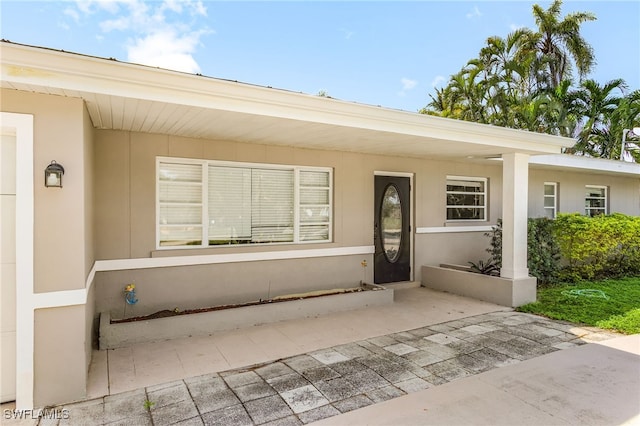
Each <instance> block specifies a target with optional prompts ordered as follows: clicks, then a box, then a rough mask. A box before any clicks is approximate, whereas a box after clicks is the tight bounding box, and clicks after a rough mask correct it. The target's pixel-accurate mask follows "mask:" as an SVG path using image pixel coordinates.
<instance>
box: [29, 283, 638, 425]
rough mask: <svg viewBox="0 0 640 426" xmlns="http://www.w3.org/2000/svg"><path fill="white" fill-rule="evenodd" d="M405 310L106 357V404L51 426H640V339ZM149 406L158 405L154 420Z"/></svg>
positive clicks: (484, 312)
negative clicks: (318, 425)
mask: <svg viewBox="0 0 640 426" xmlns="http://www.w3.org/2000/svg"><path fill="white" fill-rule="evenodd" d="M396 300H397V301H396V303H394V304H393V305H391V306H387V307H383V308H380V307H378V308H370V309H361V310H358V311H352V312H347V313H342V314H332V315H330V316H327V317H319V318H311V319H305V320H299V321H286V322H281V323H276V324H270V325H264V326H260V327H253V328H251V329H249V330H236V331H234V332H227V333H222V334H218V335H216V336H210V337H208V338H206V339H203V338H197V339H180V340H172V341H167V342H157V343H153V344H144V345H138V346H135V347H131V348H127V349H123V350H110V351H101V352H96V353H95V354H94V362H93V363H92V370H91V376H90V379H91V384H92V388H91V389H90V390H91V392H94V393H98V395H94V398H93V399H89V400H87V401H83V402H78V403H72V404H66V405H61V406H59V407H56V409H57V410H65V411H64V412H65V413H67V414H68V416H67V417H68V418H66V419H62V420H59V421H54V422H51V421H50V420H47V421H44V420H41V421H40V423H39V424H42V425H44V424H59V425H66V424H71V425H77V424H91V425H94V424H127V425H138V424H140V425H143V424H149V425H151V424H153V425H161V424H226V425H237V424H247V425H254V424H255V425H257V424H282V425H288V424H292V425H293V424H296V425H300V424H307V423H311V422H315V421H318V420H320V421H321V422H323V423H325V424H513V423H523V424H577V423H582V424H612V423H611V422H610V421H607V420H611V419H621V420H622V421H621V422H618V421H616V422H615V423H616V424H618V423H624V422H625V421H627V422H628V421H631V420H634V421H635V420H638V417H637V415H638V406H639V405H638V404H640V396H639V395H640V383H639V382H638V380H639V379H638V377H640V375H639V374H638V373H640V370H639V368H640V364H639V363H638V354H640V348H638V346H640V344H638V343H640V339H638V340H636V341H634V342H635V345H636V347H635V349H634V350H635V353H632V352H634V351H633V350H632V351H628V350H626V349H623V350H621V349H619V347H620V346H619V345H618V346H619V347H616V346H615V345H613V344H611V345H612V346H611V347H614V348H615V349H611V348H610V347H606V346H602V345H588V344H586V343H589V342H599V341H609V342H617V341H619V340H620V341H622V339H627V340H624V342H626V343H625V345H626V346H624V345H623V346H624V347H625V348H626V347H628V346H630V345H631V346H633V344H634V342H631V340H629V339H630V338H629V337H623V338H619V337H618V336H617V335H615V334H612V333H607V332H603V331H602V330H598V329H591V328H579V327H575V326H574V325H571V324H567V323H563V322H558V321H550V320H547V319H544V318H541V317H537V316H533V315H528V314H522V313H517V312H513V311H512V310H510V309H505V308H502V307H499V306H496V305H492V304H487V303H483V302H478V301H474V300H471V299H466V298H461V297H458V296H454V295H450V294H445V293H438V292H434V291H431V290H427V289H424V288H409V289H402V290H397V292H396ZM616 337H618V338H616ZM633 337H637V336H632V338H633ZM609 339H613V340H609ZM629 342H630V343H629ZM601 348H604V349H601ZM605 349H606V350H605ZM103 364H104V365H103ZM127 366H128V367H129V368H127ZM499 367H502V368H499ZM634 368H635V370H634ZM123 369H124V370H125V372H127V373H128V374H130V375H131V376H132V377H129V376H127V374H123V372H122V371H121V370H123ZM630 369H631V371H630ZM105 376H106V377H105ZM610 379H611V380H613V384H611V383H610V382H611V380H610ZM620 387H621V389H620ZM620 390H622V393H621V394H620V395H617V394H616V392H618V394H619V393H620ZM601 393H602V395H600V394H601ZM103 395H107V396H103ZM616 395H617V396H616ZM576 398H577V399H576ZM594 399H596V400H598V399H599V400H601V401H603V402H604V403H606V404H607V406H606V407H598V406H597V404H595V405H594V402H597V401H592V400H594ZM612 399H613V400H614V401H613V403H612V401H611V400H612ZM145 401H150V402H152V403H153V407H152V408H151V409H150V410H147V409H146V408H145ZM616 401H617V403H615V402H616ZM634 401H635V402H637V403H638V404H634V403H633V402H634ZM545 404H546V405H545ZM547 405H548V406H549V407H551V409H554V408H555V410H556V411H557V412H559V413H560V414H557V413H556V412H553V413H551V412H549V411H550V409H549V408H548V407H547ZM585 405H586V407H585ZM630 405H631V407H629V406H630ZM573 406H577V407H578V408H576V409H572V408H571V407H573ZM612 407H613V408H612ZM572 410H573V411H572ZM345 413H346V414H345ZM611 413H618V415H617V417H616V416H612V414H611ZM620 413H622V414H620ZM322 419H324V420H322ZM630 419H631V420H630ZM19 423H20V424H23V423H24V424H38V421H37V420H35V421H33V420H31V421H28V422H19Z"/></svg>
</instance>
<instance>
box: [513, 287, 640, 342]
mask: <svg viewBox="0 0 640 426" xmlns="http://www.w3.org/2000/svg"><path fill="white" fill-rule="evenodd" d="M518 311H521V312H529V313H532V314H538V315H543V316H545V317H549V318H553V319H559V320H565V321H570V322H574V323H577V324H586V325H591V326H595V327H600V328H606V329H609V330H615V331H619V332H621V333H625V334H635V333H640V277H635V278H624V279H620V280H604V281H595V282H581V283H577V284H559V285H555V286H553V287H543V288H538V301H537V302H535V303H530V304H528V305H524V306H521V307H520V308H518Z"/></svg>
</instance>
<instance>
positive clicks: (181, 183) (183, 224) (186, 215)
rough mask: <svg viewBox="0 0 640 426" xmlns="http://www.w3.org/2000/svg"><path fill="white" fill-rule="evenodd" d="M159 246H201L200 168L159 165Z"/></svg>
mask: <svg viewBox="0 0 640 426" xmlns="http://www.w3.org/2000/svg"><path fill="white" fill-rule="evenodd" d="M158 202H159V211H158V221H159V226H160V227H159V242H160V245H161V246H181V245H200V244H201V243H202V165H201V164H183V163H166V162H161V163H160V165H159V170H158Z"/></svg>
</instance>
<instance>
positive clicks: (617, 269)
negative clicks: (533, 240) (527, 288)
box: [555, 213, 640, 281]
mask: <svg viewBox="0 0 640 426" xmlns="http://www.w3.org/2000/svg"><path fill="white" fill-rule="evenodd" d="M555 235H556V238H557V241H558V245H559V246H560V253H561V256H562V261H563V265H562V270H561V277H562V278H563V279H564V280H569V281H576V280H581V279H584V280H592V279H602V278H609V277H621V276H629V275H631V276H633V275H640V217H638V216H627V215H623V214H619V213H614V214H611V215H598V216H595V217H588V216H582V215H580V214H577V213H573V214H559V215H558V217H557V218H556V220H555Z"/></svg>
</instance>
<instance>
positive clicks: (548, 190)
mask: <svg viewBox="0 0 640 426" xmlns="http://www.w3.org/2000/svg"><path fill="white" fill-rule="evenodd" d="M557 212H558V183H557V182H545V183H544V215H545V217H548V218H549V219H555V217H556V213H557Z"/></svg>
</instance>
